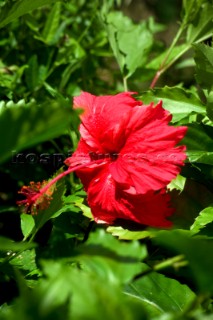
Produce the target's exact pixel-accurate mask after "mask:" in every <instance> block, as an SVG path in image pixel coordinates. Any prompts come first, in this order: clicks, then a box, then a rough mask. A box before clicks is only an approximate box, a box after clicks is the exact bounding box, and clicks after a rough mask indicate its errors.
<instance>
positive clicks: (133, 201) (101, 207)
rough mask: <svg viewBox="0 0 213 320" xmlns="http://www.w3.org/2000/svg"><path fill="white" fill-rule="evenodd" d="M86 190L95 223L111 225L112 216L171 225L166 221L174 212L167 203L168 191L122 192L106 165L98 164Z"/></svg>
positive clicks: (113, 218)
mask: <svg viewBox="0 0 213 320" xmlns="http://www.w3.org/2000/svg"><path fill="white" fill-rule="evenodd" d="M100 190H101V191H100ZM87 191H88V203H89V205H90V207H91V210H92V214H93V216H94V219H95V221H96V222H100V223H103V222H105V223H107V224H112V223H113V222H114V221H115V220H116V219H126V220H132V221H135V222H137V223H140V224H144V225H149V226H156V227H169V226H171V224H172V223H171V222H170V221H168V220H166V218H167V217H168V216H170V215H171V214H172V213H173V211H174V210H173V209H171V208H170V206H169V202H170V197H169V195H168V194H166V193H165V192H164V193H154V192H150V193H147V194H145V195H137V196H135V195H129V194H126V193H125V192H124V191H123V190H122V189H121V188H120V186H118V185H117V184H116V182H115V181H114V179H113V178H112V176H111V174H110V172H109V170H108V167H107V166H105V167H104V168H103V167H102V169H101V171H99V173H98V174H97V175H96V176H95V177H94V179H93V180H91V183H90V185H89V187H88V190H87Z"/></svg>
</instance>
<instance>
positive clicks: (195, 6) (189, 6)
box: [182, 0, 207, 24]
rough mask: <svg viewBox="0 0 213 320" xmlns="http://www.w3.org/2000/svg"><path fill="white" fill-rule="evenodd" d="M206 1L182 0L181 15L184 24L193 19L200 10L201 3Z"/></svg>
mask: <svg viewBox="0 0 213 320" xmlns="http://www.w3.org/2000/svg"><path fill="white" fill-rule="evenodd" d="M206 2H207V1H206V0H190V1H188V0H183V8H182V10H183V12H182V15H183V21H184V24H188V23H190V22H193V20H194V19H195V18H196V16H197V15H198V14H199V12H200V9H201V5H202V4H204V3H206Z"/></svg>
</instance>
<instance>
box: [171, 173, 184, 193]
mask: <svg viewBox="0 0 213 320" xmlns="http://www.w3.org/2000/svg"><path fill="white" fill-rule="evenodd" d="M185 183H186V178H185V177H183V176H181V175H180V174H178V175H177V177H176V178H175V179H173V180H172V181H171V182H170V183H169V184H168V186H167V188H168V189H169V190H170V191H172V190H174V189H175V190H179V191H181V192H182V191H183V189H184V187H185Z"/></svg>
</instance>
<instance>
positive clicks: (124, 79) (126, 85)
mask: <svg viewBox="0 0 213 320" xmlns="http://www.w3.org/2000/svg"><path fill="white" fill-rule="evenodd" d="M123 86H124V91H125V92H127V91H128V84H127V77H123Z"/></svg>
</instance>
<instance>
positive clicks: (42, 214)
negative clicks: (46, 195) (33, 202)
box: [33, 177, 65, 232]
mask: <svg viewBox="0 0 213 320" xmlns="http://www.w3.org/2000/svg"><path fill="white" fill-rule="evenodd" d="M53 178H54V177H53ZM51 188H54V189H53V191H52V192H53V193H52V195H51V200H50V204H49V206H48V208H47V209H43V210H38V213H37V214H35V215H33V218H34V221H35V231H36V232H37V231H38V230H39V229H40V228H41V227H42V226H43V225H44V224H45V223H46V222H47V221H48V220H50V219H52V218H55V213H57V211H58V210H59V209H60V208H61V207H62V204H63V202H62V197H63V195H64V192H65V181H64V179H61V180H59V181H58V182H57V183H56V185H55V186H53V187H51ZM56 216H58V215H57V214H56Z"/></svg>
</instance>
